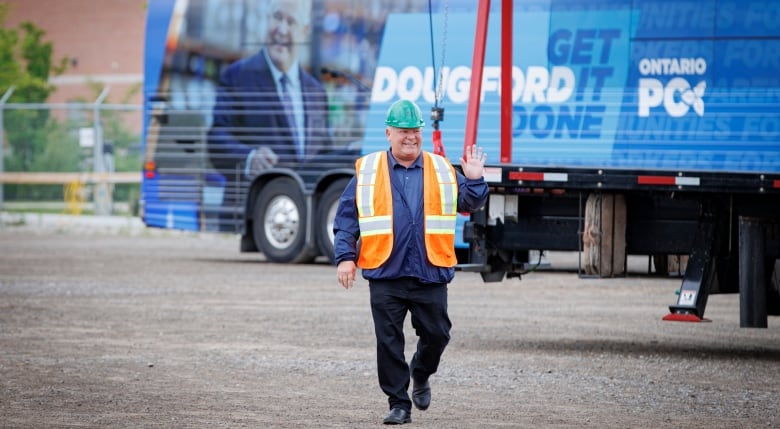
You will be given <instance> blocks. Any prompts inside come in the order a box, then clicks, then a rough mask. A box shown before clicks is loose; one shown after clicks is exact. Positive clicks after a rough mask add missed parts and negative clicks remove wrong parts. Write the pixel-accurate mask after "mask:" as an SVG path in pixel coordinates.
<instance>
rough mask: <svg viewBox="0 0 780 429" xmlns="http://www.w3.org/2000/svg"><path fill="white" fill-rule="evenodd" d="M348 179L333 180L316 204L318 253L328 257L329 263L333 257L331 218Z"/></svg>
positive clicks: (332, 260)
mask: <svg viewBox="0 0 780 429" xmlns="http://www.w3.org/2000/svg"><path fill="white" fill-rule="evenodd" d="M347 183H349V179H339V180H336V181H335V182H333V183H332V184H331V185H330V186H328V189H326V190H325V193H324V194H322V199H321V200H320V203H319V205H318V206H317V244H318V246H319V249H320V253H322V254H323V255H325V256H326V257H327V258H328V261H330V262H331V263H333V262H334V259H333V220H334V219H335V218H336V209H338V206H339V198H341V194H342V193H343V192H344V188H346V187H347Z"/></svg>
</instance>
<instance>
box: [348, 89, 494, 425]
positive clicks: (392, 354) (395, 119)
mask: <svg viewBox="0 0 780 429" xmlns="http://www.w3.org/2000/svg"><path fill="white" fill-rule="evenodd" d="M385 125H386V128H385V137H386V138H387V141H388V142H389V143H390V149H389V150H387V151H381V152H374V153H371V154H369V155H366V156H364V157H362V158H360V159H358V160H357V162H356V163H355V177H354V178H353V179H352V180H351V181H350V182H349V183H348V184H347V187H346V188H345V190H344V193H343V194H342V196H341V200H340V201H339V206H338V210H337V212H336V218H335V220H334V222H333V232H334V234H335V240H334V250H335V261H336V263H337V265H338V268H337V270H336V271H337V277H338V282H339V283H340V284H341V285H342V286H343V287H344V288H346V289H349V288H351V287H352V286H353V285H354V282H355V275H356V271H357V267H360V268H361V269H362V271H363V278H365V279H367V280H368V287H369V290H370V295H371V315H372V316H373V319H374V332H375V335H376V344H377V346H376V353H377V370H378V373H379V374H378V375H379V385H380V387H381V389H382V391H383V392H384V393H385V394H386V395H387V398H388V403H389V408H390V412H389V413H388V414H387V416H386V417H385V418H384V421H383V422H384V424H404V423H411V421H412V416H411V410H412V404H414V406H415V407H417V408H418V409H420V410H425V409H427V408H428V406H429V405H430V403H431V387H430V384H429V382H428V379H429V377H430V376H431V375H432V374H434V373H435V372H436V370H437V368H438V366H439V361H440V359H441V355H442V353H444V348H445V347H446V346H447V344H448V343H449V340H450V328H451V326H452V324H451V323H450V319H449V316H448V315H447V285H448V284H449V282H450V281H452V278H453V276H454V274H455V270H454V268H453V267H454V266H455V263H456V262H457V261H456V258H455V222H456V216H457V213H459V212H469V211H474V210H477V209H479V208H480V207H482V206H483V205H484V204H485V201H486V200H487V196H488V186H487V183H486V182H485V180H484V179H483V177H482V175H483V172H484V166H485V155H484V154H483V153H482V149H478V148H476V147H469V148H467V150H466V153H465V155H464V158H463V159H461V168H462V170H463V174H461V173H459V172H457V171H456V170H455V169H454V168H453V167H452V165H450V163H449V161H447V159H446V158H444V157H442V156H439V155H435V154H433V153H430V152H426V151H423V150H422V143H423V139H422V127H423V125H424V121H423V119H422V112H421V111H420V108H419V107H418V106H417V105H416V104H415V103H414V102H412V101H409V100H400V101H396V102H395V103H393V104H392V105H391V106H390V109H389V110H388V111H387V118H386V120H385ZM358 239H360V242H361V244H360V249H359V250H358V246H357V240H358ZM407 313H411V315H412V326H413V327H414V329H415V332H416V333H417V335H418V337H419V340H418V342H417V351H416V353H415V354H414V356H413V357H412V360H411V362H410V363H409V364H407V363H406V358H405V356H404V343H405V340H404V332H403V328H404V320H405V319H406V314H407ZM410 378H411V380H412V381H413V388H412V395H411V399H410V397H409V394H408V393H407V390H408V389H409V382H410Z"/></svg>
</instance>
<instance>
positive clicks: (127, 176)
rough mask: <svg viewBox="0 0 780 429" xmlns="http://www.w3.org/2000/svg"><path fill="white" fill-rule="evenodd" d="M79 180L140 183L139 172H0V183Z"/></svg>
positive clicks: (85, 181)
mask: <svg viewBox="0 0 780 429" xmlns="http://www.w3.org/2000/svg"><path fill="white" fill-rule="evenodd" d="M74 182H79V183H83V184H92V183H141V172H129V173H128V172H122V173H26V172H24V173H19V172H12V173H7V172H6V173H0V183H5V184H24V185H67V184H70V183H74Z"/></svg>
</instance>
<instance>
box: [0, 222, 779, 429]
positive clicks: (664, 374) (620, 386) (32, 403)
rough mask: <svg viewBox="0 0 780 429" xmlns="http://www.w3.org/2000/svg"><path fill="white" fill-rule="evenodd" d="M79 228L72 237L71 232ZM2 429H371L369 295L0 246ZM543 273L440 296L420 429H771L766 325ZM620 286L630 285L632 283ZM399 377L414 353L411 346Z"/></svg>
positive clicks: (165, 238) (113, 253)
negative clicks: (444, 316) (682, 315)
mask: <svg viewBox="0 0 780 429" xmlns="http://www.w3.org/2000/svg"><path fill="white" fill-rule="evenodd" d="M85 225H86V226H85ZM0 254H1V255H2V257H0V426H2V427H25V428H41V427H66V426H67V427H101V428H102V427H123V428H124V427H143V428H150V427H177V428H178V427H197V428H211V427H231V428H234V427H250V428H255V427H275V428H298V427H339V428H342V427H344V428H364V427H373V426H380V424H381V419H382V417H383V416H384V414H385V413H386V411H387V409H386V407H387V405H386V404H387V403H386V399H385V397H384V396H383V395H382V393H381V391H380V390H379V387H378V385H377V381H376V376H375V367H376V363H375V354H374V337H373V332H372V324H371V315H370V312H369V308H368V291H367V287H366V282H365V281H361V282H359V284H358V286H357V287H356V288H355V289H353V290H351V291H345V290H343V289H341V287H340V286H338V284H337V283H336V277H335V269H334V268H333V267H331V266H329V265H326V264H315V265H307V266H285V265H275V264H270V263H265V262H261V258H260V256H258V255H256V254H240V253H238V242H237V239H236V238H235V237H232V236H231V237H227V236H218V235H193V234H178V233H170V232H154V231H148V230H143V229H141V230H138V229H133V228H125V227H120V228H109V229H105V228H99V227H93V226H89V225H87V224H84V225H82V224H79V225H78V226H72V225H67V224H59V225H57V226H56V227H49V228H43V230H39V228H33V227H31V226H30V225H29V224H28V225H26V226H25V225H12V224H8V222H6V224H5V225H3V226H0ZM550 259H551V261H552V263H553V268H554V270H551V271H546V272H537V273H532V274H529V275H527V276H525V277H524V278H523V280H522V281H517V280H512V281H505V282H503V283H500V284H495V283H494V284H483V283H482V282H481V280H480V279H479V277H478V276H476V275H474V274H467V273H459V274H458V275H457V276H456V279H455V281H454V282H453V283H452V285H451V287H450V311H451V318H452V321H453V324H454V328H453V332H452V334H453V340H452V342H451V345H450V347H449V348H448V349H447V351H446V352H445V354H444V358H443V361H442V365H441V368H440V371H439V373H438V374H436V375H435V376H434V377H433V378H432V379H431V382H432V388H433V402H432V405H431V408H430V409H429V410H428V411H425V412H421V411H417V410H415V411H413V413H412V418H413V420H414V423H412V425H413V426H417V427H426V428H486V427H571V428H580V427H599V428H603V427H610V428H611V427H616V428H640V427H647V428H658V427H679V428H756V427H780V396H779V395H778V393H777V392H778V391H779V390H780V319H778V318H776V317H774V318H770V320H769V328H768V329H741V328H739V299H738V296H736V295H716V296H712V297H710V300H709V304H708V306H707V314H706V316H707V317H708V318H710V319H711V320H712V322H710V323H700V324H690V323H674V322H663V321H661V317H662V316H663V315H665V314H666V313H667V311H668V305H670V304H673V303H674V300H675V295H674V292H675V290H676V289H677V288H678V287H679V285H680V280H679V279H670V278H652V277H649V276H645V275H643V274H642V271H643V267H644V264H646V260H645V259H639V260H632V263H633V262H636V264H634V265H635V267H634V268H633V269H632V273H631V274H630V275H629V276H628V277H627V278H620V279H579V278H578V277H577V275H576V273H575V272H573V271H572V269H573V268H576V255H570V254H552V255H551V257H550ZM629 268H632V267H631V266H630V267H629ZM407 333H408V334H409V337H408V341H407V351H408V354H407V356H408V357H411V351H412V350H413V348H414V345H415V338H414V336H413V334H412V330H411V328H410V327H408V329H407Z"/></svg>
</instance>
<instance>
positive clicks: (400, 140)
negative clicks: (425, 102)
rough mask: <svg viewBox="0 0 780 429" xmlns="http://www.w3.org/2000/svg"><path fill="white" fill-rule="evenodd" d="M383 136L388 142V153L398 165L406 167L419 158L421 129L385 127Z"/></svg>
mask: <svg viewBox="0 0 780 429" xmlns="http://www.w3.org/2000/svg"><path fill="white" fill-rule="evenodd" d="M385 135H386V136H387V141H389V142H390V151H391V152H392V153H393V156H394V157H395V159H396V161H398V162H399V163H401V164H403V165H405V166H406V167H408V166H409V165H411V163H412V162H414V160H415V159H417V157H418V156H420V152H422V128H395V127H387V128H386V129H385Z"/></svg>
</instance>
